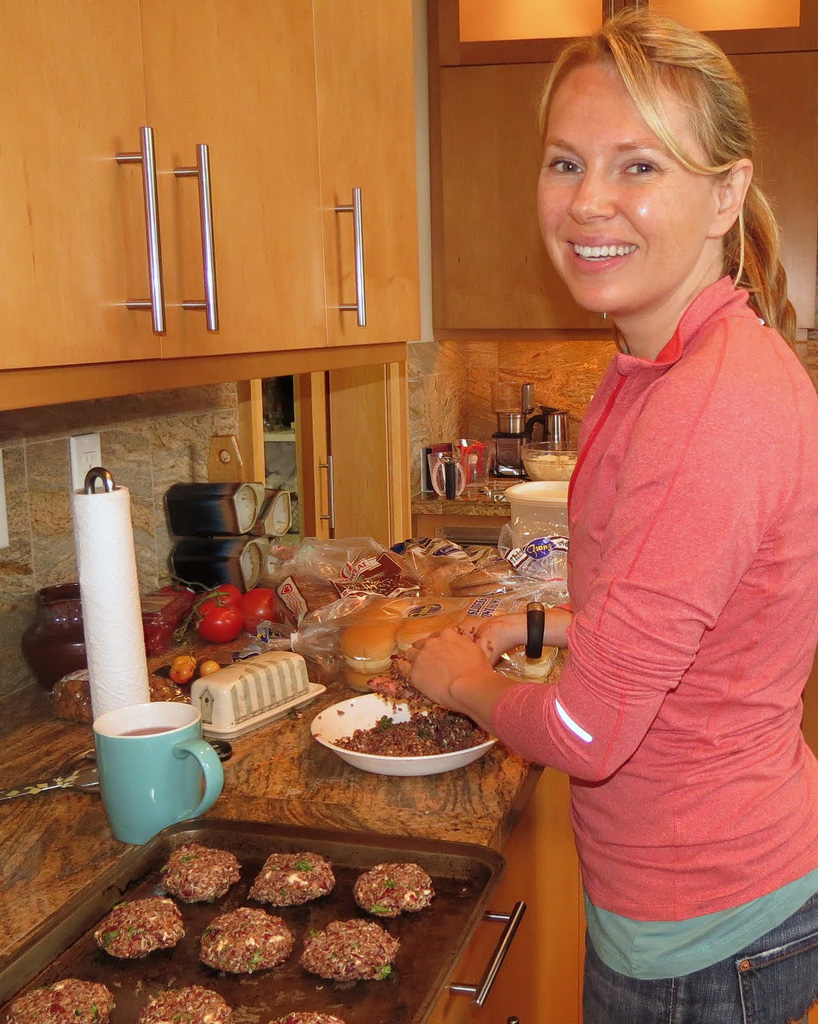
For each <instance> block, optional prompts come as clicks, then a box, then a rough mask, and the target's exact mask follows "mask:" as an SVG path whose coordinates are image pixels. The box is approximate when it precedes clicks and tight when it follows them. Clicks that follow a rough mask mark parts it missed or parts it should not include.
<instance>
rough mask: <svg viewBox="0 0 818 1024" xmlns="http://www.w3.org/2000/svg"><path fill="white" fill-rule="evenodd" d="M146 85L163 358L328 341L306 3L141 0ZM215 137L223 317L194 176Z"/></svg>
mask: <svg viewBox="0 0 818 1024" xmlns="http://www.w3.org/2000/svg"><path fill="white" fill-rule="evenodd" d="M141 8H142V31H143V39H144V51H145V83H146V93H147V101H148V110H149V116H150V117H151V118H152V119H153V123H154V125H155V128H156V139H157V154H158V161H159V165H160V168H161V186H160V202H161V209H162V221H163V228H164V233H165V234H164V239H163V242H164V248H165V274H166V289H167V293H168V331H167V336H166V337H165V339H164V341H163V346H162V354H163V355H164V356H193V355H218V354H224V353H231V352H252V351H264V350H267V349H299V348H315V347H317V346H322V345H325V344H326V327H325V314H324V290H323V266H322V261H321V218H320V210H319V202H320V201H319V181H318V138H317V121H316V103H315V66H314V59H313V38H312V11H311V5H310V4H308V3H304V2H303V0H173V3H166V2H164V0H142V3H141ZM198 143H207V144H208V146H209V147H210V165H211V166H210V172H211V182H212V208H213V225H214V243H215V256H216V281H217V289H218V303H219V317H220V328H219V331H218V332H217V333H210V332H208V331H206V329H205V315H204V313H203V312H199V311H187V310H183V309H182V308H181V303H182V302H183V301H188V300H194V301H195V300H201V299H202V298H203V295H204V285H203V271H202V249H201V229H200V223H199V203H198V188H197V179H195V178H185V177H182V178H180V177H176V176H175V175H174V173H173V171H174V168H176V167H191V166H193V165H195V164H196V146H197V144H198Z"/></svg>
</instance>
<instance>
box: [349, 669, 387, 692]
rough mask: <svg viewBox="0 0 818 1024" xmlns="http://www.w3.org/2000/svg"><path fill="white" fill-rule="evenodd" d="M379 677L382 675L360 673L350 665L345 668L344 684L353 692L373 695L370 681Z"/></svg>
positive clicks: (378, 673) (377, 673)
mask: <svg viewBox="0 0 818 1024" xmlns="http://www.w3.org/2000/svg"><path fill="white" fill-rule="evenodd" d="M377 675H382V673H380V672H358V671H357V670H356V669H354V668H351V667H350V666H349V665H345V666H344V682H345V683H346V685H347V686H349V687H351V688H352V689H353V690H357V691H358V692H359V693H372V690H371V689H370V687H369V680H370V679H374V678H375V676H377Z"/></svg>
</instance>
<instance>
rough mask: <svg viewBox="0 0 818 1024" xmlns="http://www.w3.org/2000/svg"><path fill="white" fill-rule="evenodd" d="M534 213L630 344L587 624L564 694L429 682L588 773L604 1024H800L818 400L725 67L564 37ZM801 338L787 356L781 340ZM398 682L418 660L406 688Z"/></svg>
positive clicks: (421, 674) (480, 666) (589, 906)
mask: <svg viewBox="0 0 818 1024" xmlns="http://www.w3.org/2000/svg"><path fill="white" fill-rule="evenodd" d="M542 129H543V145H544V150H543V152H544V158H543V165H542V171H541V175H540V181H539V191H538V205H539V217H540V224H541V228H542V233H543V236H544V238H545V242H546V246H547V249H548V252H549V255H550V257H551V259H552V261H553V262H554V264H555V266H556V267H557V269H558V271H559V273H560V274H561V276H562V277H563V278H564V279H565V281H566V283H567V284H568V286H569V288H570V289H571V292H572V294H573V295H574V297H575V299H576V300H577V302H579V303H580V304H581V305H582V306H584V307H586V308H588V309H593V310H597V311H602V312H605V313H607V314H608V316H609V317H610V318H611V319H612V320H613V322H614V323H615V326H616V332H617V338H618V341H619V347H620V350H621V351H620V352H619V353H618V354H617V356H616V357H615V359H614V361H613V363H612V365H611V367H610V368H609V369H608V371H607V373H606V375H605V377H604V379H603V380H602V382H601V384H600V387H599V389H598V391H597V393H596V395H595V396H594V399H593V401H592V403H591V406H590V408H589V410H588V414H587V416H586V418H585V420H584V422H583V425H582V431H581V435H580V455H579V460H578V464H577V468H576V470H575V472H574V477H573V479H572V482H571V492H570V498H569V524H570V535H571V544H570V551H569V587H570V592H571V599H572V605H573V615H572V614H571V613H569V612H566V611H562V610H559V609H549V610H548V611H547V614H546V636H545V642H546V643H547V644H554V645H557V646H566V645H567V647H568V648H569V657H568V660H567V662H566V666H565V668H564V670H563V672H562V674H561V677H560V679H559V681H558V682H557V683H556V684H555V685H554V686H552V687H542V686H541V685H537V684H532V683H513V682H511V681H510V680H509V679H508V678H506V677H504V676H502V675H500V674H498V673H496V672H495V671H494V669H493V667H492V666H493V664H495V663H496V661H497V659H498V657H499V655H500V653H502V651H503V650H505V649H507V648H508V647H511V646H514V645H516V644H519V643H522V642H523V641H524V640H525V621H524V618H523V617H521V616H510V617H508V618H506V619H499V620H496V621H493V622H490V623H489V624H488V625H487V626H482V627H480V629H479V630H478V631H477V632H476V635H475V639H476V640H477V643H473V642H471V641H470V640H469V639H467V638H465V637H463V636H460V635H458V634H457V633H454V632H452V631H447V632H444V633H443V634H441V636H440V637H438V638H433V639H431V640H429V641H427V642H426V643H425V644H424V645H422V646H421V647H419V648H418V649H416V650H415V651H412V652H411V653H410V655H409V660H410V661H411V663H412V664H411V680H412V682H413V683H414V684H415V685H416V686H417V687H418V689H420V690H422V691H423V692H424V693H425V694H427V695H428V696H429V697H430V698H432V699H433V700H436V701H439V702H440V703H442V704H445V705H448V706H449V707H451V708H454V709H456V710H459V711H462V712H465V713H466V714H468V715H470V716H471V717H473V718H475V719H476V720H477V721H478V722H480V723H481V724H482V725H483V726H485V727H486V728H490V729H492V730H493V731H494V732H495V733H496V734H497V735H498V736H499V737H500V738H501V739H502V740H504V741H505V742H506V743H507V744H508V745H509V746H510V747H512V748H514V749H515V750H517V751H519V752H520V753H522V754H523V755H525V756H526V757H528V758H530V759H531V760H533V761H535V762H538V763H540V764H544V765H548V766H551V767H555V768H558V769H561V770H562V771H565V772H567V773H568V774H569V775H570V776H571V791H572V798H571V817H572V823H573V826H574V831H575V835H576V840H577V847H578V850H579V855H580V861H581V866H582V875H583V882H584V887H585V892H586V912H587V914H586V916H587V922H588V942H587V954H586V968H585V987H584V999H583V1002H584V1017H585V1021H586V1022H593V1024H602V1022H605V1024H619V1022H621V1024H655V1022H657V1021H662V1022H672V1024H683V1022H685V1024H686V1022H690V1024H693V1022H695V1024H708V1022H713V1024H716V1022H718V1024H731V1022H734V1021H735V1022H738V1021H754V1022H769V1024H784V1022H786V1021H793V1020H796V1019H800V1018H803V1017H804V1015H805V1014H806V1012H807V1009H808V1007H809V1004H810V1003H811V1002H812V1000H813V999H814V998H815V997H816V994H818V897H817V896H816V892H818V763H816V760H815V757H814V756H813V755H812V753H811V752H810V751H809V749H808V748H807V747H806V745H805V743H804V740H803V736H802V734H801V731H800V717H801V693H802V690H803V687H804V683H805V681H806V678H807V676H808V674H809V670H810V666H811V663H812V657H813V653H814V651H815V647H816V640H817V639H818V531H817V530H816V524H818V400H816V395H815V389H814V388H813V386H812V384H811V382H810V380H809V378H808V377H807V375H806V374H805V373H804V371H803V370H802V368H801V366H800V364H799V363H798V360H797V359H796V357H795V356H794V354H793V353H792V351H791V350H790V348H789V347H788V345H787V344H786V342H785V341H784V340H783V338H787V339H791V337H792V335H793V333H794V314H793V311H792V307H791V306H790V305H789V303H788V301H787V297H786V281H785V277H784V274H783V271H782V269H781V267H780V264H779V262H778V250H777V233H776V229H775V224H774V221H773V218H772V215H771V213H770V209H769V206H768V205H767V203H766V201H765V199H764V197H763V196H762V194H761V193H760V191H759V190H758V188H757V187H756V185H755V183H754V182H753V180H752V172H753V167H752V128H751V122H750V116H749V111H748V107H747V99H746V95H745V93H744V90H743V89H742V87H741V84H740V82H739V81H738V79H737V76H736V74H735V72H734V71H733V69H732V67H731V65H730V64H729V62H728V61H727V59H726V58H725V57H724V55H723V54H722V52H721V51H720V50H719V49H718V48H717V47H716V46H715V45H714V44H712V43H711V42H710V41H708V40H707V39H705V38H704V37H702V36H700V35H698V34H697V33H694V32H691V31H689V30H687V29H683V28H682V27H680V26H679V25H676V24H675V23H673V22H670V21H667V20H662V19H660V18H658V17H655V16H651V15H649V14H647V13H644V12H638V11H626V12H623V13H622V14H620V15H617V16H616V17H614V18H612V19H611V20H610V21H609V22H607V23H606V25H605V26H604V27H603V29H602V30H601V32H600V33H599V35H598V36H597V37H595V38H592V39H585V40H579V41H577V42H575V43H572V44H571V45H569V47H568V48H567V49H566V50H565V51H564V52H563V54H562V55H561V57H560V58H559V59H558V61H557V62H556V64H555V66H554V69H553V73H552V75H551V77H550V80H549V83H548V85H547V87H546V90H545V94H544V99H543V104H542ZM782 336H783V338H782ZM407 670H408V666H407Z"/></svg>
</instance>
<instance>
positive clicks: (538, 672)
mask: <svg viewBox="0 0 818 1024" xmlns="http://www.w3.org/2000/svg"><path fill="white" fill-rule="evenodd" d="M520 650H521V653H522V657H521V658H520V666H521V668H522V674H523V675H524V676H525V678H526V679H539V680H542V679H545V678H546V676H547V675H548V673H549V672H550V671H551V669H552V668H553V667H554V648H553V647H544V648H543V652H542V654H541V655H540V657H539V658H527V657H526V656H525V648H524V647H523V648H521V649H520Z"/></svg>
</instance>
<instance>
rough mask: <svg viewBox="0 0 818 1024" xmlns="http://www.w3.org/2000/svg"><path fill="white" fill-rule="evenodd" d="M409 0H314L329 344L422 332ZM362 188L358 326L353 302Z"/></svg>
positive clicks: (395, 338) (402, 338)
mask: <svg viewBox="0 0 818 1024" xmlns="http://www.w3.org/2000/svg"><path fill="white" fill-rule="evenodd" d="M412 6H413V5H412V3H411V0H377V2H366V0H356V2H354V3H338V0H316V2H315V3H314V8H315V52H316V64H317V76H318V121H319V136H320V145H321V203H322V208H323V215H324V246H325V254H324V265H325V272H326V290H327V324H328V335H329V343H330V345H360V344H368V343H377V342H389V341H412V340H416V339H417V338H419V337H420V298H419V294H420V292H419V271H418V222H417V172H416V159H417V158H416V153H415V114H414V110H415V89H414V66H413V62H414V58H413V45H412V38H413V29H412ZM353 188H359V189H360V190H361V207H362V211H361V212H362V226H363V276H364V282H365V299H366V326H364V327H361V326H359V325H358V318H357V316H356V313H355V312H354V311H343V310H341V309H339V307H340V306H342V305H352V304H354V303H355V301H356V283H355V258H356V257H355V251H354V244H353V243H354V237H355V233H354V226H353V215H352V214H351V213H350V212H344V213H336V212H335V207H337V206H350V205H351V204H352V190H353Z"/></svg>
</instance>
